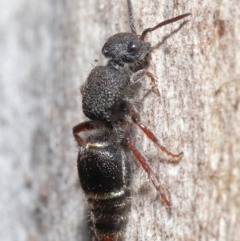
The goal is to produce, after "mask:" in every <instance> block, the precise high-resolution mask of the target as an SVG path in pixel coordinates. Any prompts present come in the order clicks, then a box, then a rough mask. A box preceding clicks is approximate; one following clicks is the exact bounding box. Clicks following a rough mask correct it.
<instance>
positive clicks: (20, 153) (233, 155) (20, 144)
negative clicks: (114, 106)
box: [0, 0, 240, 241]
mask: <svg viewBox="0 0 240 241" xmlns="http://www.w3.org/2000/svg"><path fill="white" fill-rule="evenodd" d="M1 3H2V4H1V8H0V9H1V10H0V11H1V14H0V16H1V23H0V31H1V39H0V53H1V59H0V61H1V64H0V73H1V74H0V99H1V102H0V109H1V113H0V121H1V122H0V123H1V135H0V157H1V161H0V172H1V173H0V175H1V181H0V187H1V201H0V213H1V215H0V221H1V225H0V240H4V241H10V240H11V241H25V240H29V241H40V240H58V241H60V240H64V241H65V240H78V241H79V240H84V241H86V240H87V237H86V234H87V231H86V224H85V223H86V221H87V219H88V217H87V213H86V211H85V210H86V206H87V203H86V200H85V197H84V195H83V193H82V191H81V188H80V185H79V183H78V177H77V171H76V157H77V147H76V144H75V142H74V140H73V137H72V133H71V128H72V127H73V126H74V125H75V124H77V123H78V122H82V121H84V120H86V118H85V117H84V116H83V114H82V111H81V96H80V92H79V87H80V86H81V85H82V84H83V83H84V81H85V79H86V77H87V75H88V73H89V71H90V70H91V69H92V67H93V64H94V63H95V59H97V60H98V62H99V64H104V63H105V62H106V60H105V59H104V58H103V56H102V55H101V47H102V45H103V44H104V42H105V41H106V39H107V38H108V37H109V36H111V35H112V34H114V33H117V32H122V31H129V27H128V18H127V8H126V2H125V0H121V1H117V0H111V1H110V0H109V1H106V0H99V1H94V0H90V1H83V0H79V1H77V0H71V1H70V0H68V1H46V0H44V1H26V0H21V1H18V2H15V1H13V0H9V1H5V2H3V1H2V2H1ZM133 7H134V18H135V25H136V27H137V30H138V32H139V33H141V31H142V30H143V29H144V28H147V27H150V26H154V25H155V24H156V23H159V22H160V21H162V20H164V19H167V18H171V17H173V16H177V15H179V14H182V13H186V12H191V13H192V16H191V17H189V18H188V19H189V21H188V22H187V23H186V24H185V25H183V26H181V23H182V22H183V21H182V22H177V23H174V24H171V25H168V26H166V27H163V28H162V29H159V30H158V31H155V32H153V33H151V34H149V35H148V36H147V38H148V41H150V42H151V43H152V45H153V46H156V48H155V50H154V51H153V53H152V60H151V66H150V68H149V71H150V72H151V73H153V74H154V75H155V76H156V87H155V88H154V89H153V91H150V93H149V91H148V90H152V86H151V83H150V81H149V80H148V79H147V78H146V79H145V80H143V88H142V90H141V92H140V93H139V96H138V97H137V98H138V100H141V107H140V113H141V119H142V121H143V122H144V123H146V124H147V125H148V126H149V127H150V129H152V130H154V132H155V134H156V135H157V136H158V137H159V139H160V140H161V141H162V143H163V144H164V145H165V146H166V147H167V148H168V149H170V150H171V151H173V152H180V151H183V152H184V157H183V159H182V160H181V161H180V162H179V163H178V164H177V165H173V164H169V163H168V162H167V161H166V160H167V157H166V156H165V155H164V154H163V153H162V152H161V151H160V150H158V149H157V148H156V147H155V146H154V145H153V144H152V143H151V142H150V141H149V140H148V139H147V138H146V137H145V136H143V134H142V133H141V132H138V133H137V136H136V138H135V141H134V143H135V145H136V146H137V147H138V148H139V149H140V150H141V151H142V152H143V153H144V155H145V156H146V157H147V158H148V160H149V161H150V162H151V165H152V168H153V170H154V171H155V173H156V175H157V177H158V179H159V181H160V183H161V185H162V186H164V188H165V189H166V190H167V192H168V193H169V195H170V197H171V203H172V215H171V216H169V215H168V212H167V210H166V208H165V207H164V206H163V205H162V203H161V201H160V198H159V197H158V195H157V194H156V192H155V190H154V189H153V187H152V185H151V183H150V182H149V181H148V179H147V175H146V173H144V171H143V170H142V169H141V168H140V167H139V166H138V164H134V163H136V162H135V159H134V158H133V157H130V158H131V159H132V163H133V167H134V169H135V171H134V174H133V184H132V190H133V196H132V211H131V214H130V217H129V223H128V227H127V230H126V240H131V241H135V240H138V241H143V240H144V241H150V240H151V241H152V240H154V241H155V240H156V241H160V240H161V241H162V240H203V241H204V240H213V241H214V240H222V241H225V240H227V241H235V240H236V241H237V240H238V239H239V231H238V230H239V229H240V218H239V217H240V208H239V207H240V196H239V189H240V173H239V169H240V135H239V133H240V124H239V123H240V51H239V46H240V32H239V26H240V2H239V1H237V0H235V1H234V0H233V1H231V2H229V1H216V0H215V1H211V2H210V1H207V0H204V1H197V0H193V1H186V0H180V1H175V0H172V1H158V0H151V1H144V0H140V1H137V0H133ZM146 93H149V94H147V95H146Z"/></svg>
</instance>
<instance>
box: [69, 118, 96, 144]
mask: <svg viewBox="0 0 240 241" xmlns="http://www.w3.org/2000/svg"><path fill="white" fill-rule="evenodd" d="M97 128H98V127H97V126H96V124H94V122H93V121H86V122H82V123H80V124H78V125H76V126H74V127H73V136H74V138H75V140H76V142H77V143H78V145H79V146H83V145H84V144H86V143H85V141H84V140H83V139H82V138H81V137H80V136H79V135H78V134H79V133H80V132H83V131H90V130H94V129H97Z"/></svg>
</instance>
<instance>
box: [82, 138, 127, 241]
mask: <svg viewBox="0 0 240 241" xmlns="http://www.w3.org/2000/svg"><path fill="white" fill-rule="evenodd" d="M94 141H96V139H95V138H94ZM91 145H93V147H92V148H90V149H87V148H86V147H82V148H81V149H80V152H79V156H78V174H79V178H80V182H81V185H82V188H83V191H84V192H85V195H86V197H87V199H88V204H89V206H90V221H91V223H92V226H93V229H94V233H95V236H96V237H97V239H98V240H100V241H106V240H109V241H121V240H123V234H124V230H125V227H126V224H127V219H128V213H129V211H130V207H131V202H130V195H131V192H130V189H129V185H130V165H129V162H128V160H127V158H126V155H125V153H124V150H123V147H122V145H114V144H112V143H110V142H108V143H107V144H106V143H105V144H99V143H97V142H95V143H92V144H91ZM94 146H95V147H94Z"/></svg>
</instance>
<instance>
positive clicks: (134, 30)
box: [127, 0, 137, 34]
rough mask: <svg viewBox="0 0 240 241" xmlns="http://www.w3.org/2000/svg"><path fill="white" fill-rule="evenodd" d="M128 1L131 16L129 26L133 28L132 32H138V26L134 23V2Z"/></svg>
mask: <svg viewBox="0 0 240 241" xmlns="http://www.w3.org/2000/svg"><path fill="white" fill-rule="evenodd" d="M127 3H128V16H129V20H128V21H129V26H130V28H131V30H132V33H135V34H137V31H136V28H135V26H134V23H133V7H132V2H131V0H127Z"/></svg>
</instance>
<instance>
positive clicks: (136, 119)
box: [126, 109, 183, 162]
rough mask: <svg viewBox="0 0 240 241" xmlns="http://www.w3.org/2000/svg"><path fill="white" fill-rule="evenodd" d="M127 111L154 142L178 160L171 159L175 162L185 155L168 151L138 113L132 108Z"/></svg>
mask: <svg viewBox="0 0 240 241" xmlns="http://www.w3.org/2000/svg"><path fill="white" fill-rule="evenodd" d="M126 113H127V114H129V115H130V116H131V119H132V121H133V123H135V124H136V125H137V126H138V127H139V128H140V129H141V130H142V131H143V132H144V133H145V134H146V136H147V137H148V138H149V139H150V140H151V141H152V142H154V143H155V144H156V145H157V146H158V147H159V148H160V149H161V150H162V151H163V152H165V153H166V154H167V155H169V156H171V157H173V158H176V160H171V161H173V162H178V161H179V160H180V159H181V158H182V156H183V152H181V153H179V154H174V153H172V152H170V151H168V149H167V148H166V147H164V146H162V145H161V144H160V142H159V140H158V139H157V137H156V136H155V135H154V134H153V132H152V131H151V130H150V129H149V128H148V127H147V126H146V125H144V124H142V123H141V122H140V121H139V118H138V115H137V113H136V112H135V111H134V110H132V109H127V110H126Z"/></svg>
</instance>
